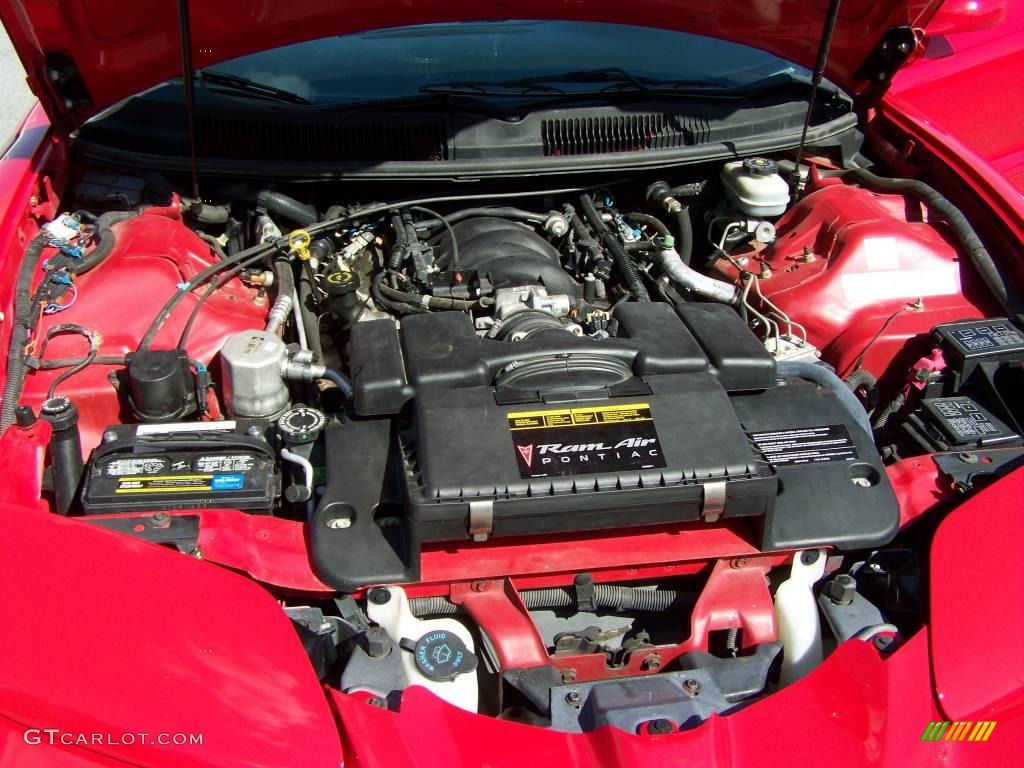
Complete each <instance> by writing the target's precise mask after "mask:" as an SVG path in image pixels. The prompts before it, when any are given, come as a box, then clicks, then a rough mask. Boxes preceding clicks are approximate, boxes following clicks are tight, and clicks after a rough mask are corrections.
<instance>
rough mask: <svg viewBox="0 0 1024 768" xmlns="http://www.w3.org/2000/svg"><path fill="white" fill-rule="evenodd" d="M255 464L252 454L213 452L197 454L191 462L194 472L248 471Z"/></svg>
mask: <svg viewBox="0 0 1024 768" xmlns="http://www.w3.org/2000/svg"><path fill="white" fill-rule="evenodd" d="M255 466H256V457H255V456H253V455H252V454H248V453H241V454H215V455H212V456H211V455H205V456H198V457H196V460H195V461H194V462H193V466H192V469H193V471H195V472H203V473H205V472H248V471H249V470H250V469H253V468H254V467H255Z"/></svg>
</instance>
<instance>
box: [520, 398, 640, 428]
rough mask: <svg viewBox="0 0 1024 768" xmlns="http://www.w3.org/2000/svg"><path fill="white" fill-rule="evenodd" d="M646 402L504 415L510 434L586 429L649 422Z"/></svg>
mask: <svg viewBox="0 0 1024 768" xmlns="http://www.w3.org/2000/svg"><path fill="white" fill-rule="evenodd" d="M653 420H654V419H653V418H652V417H651V407H650V405H649V404H648V403H630V404H629V405H598V406H588V407H586V408H560V409H557V410H550V411H523V412H521V413H510V414H508V427H509V429H510V430H512V431H513V432H518V431H521V430H526V429H550V428H551V427H589V426H595V425H598V424H632V423H636V422H642V421H653Z"/></svg>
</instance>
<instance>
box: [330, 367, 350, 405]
mask: <svg viewBox="0 0 1024 768" xmlns="http://www.w3.org/2000/svg"><path fill="white" fill-rule="evenodd" d="M324 378H325V379H327V380H328V381H330V382H333V383H334V385H335V386H336V387H337V388H338V389H339V390H340V391H341V394H342V395H343V396H344V397H345V399H346V400H348V399H349V398H350V397H352V384H351V383H350V382H349V380H348V379H346V378H345V376H344V375H342V374H341V373H340V372H339V371H336V370H334V369H333V368H328V369H327V370H326V371H324Z"/></svg>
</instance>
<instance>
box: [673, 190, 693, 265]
mask: <svg viewBox="0 0 1024 768" xmlns="http://www.w3.org/2000/svg"><path fill="white" fill-rule="evenodd" d="M676 229H677V230H679V240H677V241H676V251H677V252H678V253H679V258H680V259H682V260H683V264H685V265H686V266H690V261H691V260H692V258H693V222H691V221H690V209H689V208H687V207H686V206H685V205H684V206H683V209H682V210H681V211H679V212H678V213H676Z"/></svg>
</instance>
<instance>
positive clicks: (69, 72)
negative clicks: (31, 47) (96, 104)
mask: <svg viewBox="0 0 1024 768" xmlns="http://www.w3.org/2000/svg"><path fill="white" fill-rule="evenodd" d="M44 56H45V59H44V64H43V67H44V71H43V75H44V77H45V79H46V84H47V86H48V87H49V89H50V90H51V91H52V92H53V94H54V96H55V97H56V100H57V103H58V106H59V107H60V109H61V111H63V112H71V111H72V110H74V109H80V108H82V107H90V106H92V96H90V95H89V89H88V88H86V87H85V81H84V80H83V79H82V73H81V72H79V71H78V65H77V64H75V60H74V58H72V56H71V54H70V53H69V52H68V51H47V52H46V53H45V54H44Z"/></svg>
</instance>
